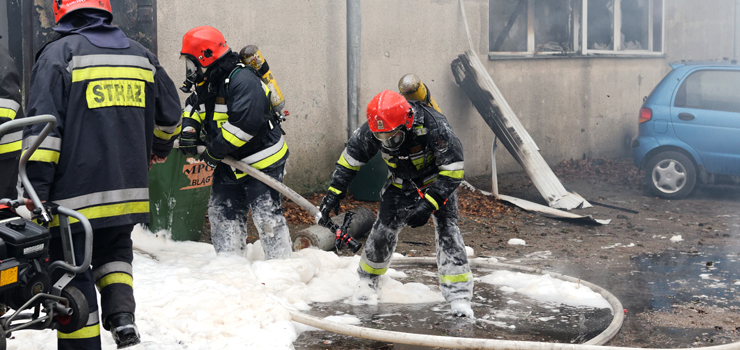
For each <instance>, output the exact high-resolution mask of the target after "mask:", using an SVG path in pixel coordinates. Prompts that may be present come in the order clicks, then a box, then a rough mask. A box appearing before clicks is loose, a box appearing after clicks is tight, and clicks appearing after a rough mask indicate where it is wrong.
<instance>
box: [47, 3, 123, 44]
mask: <svg viewBox="0 0 740 350" xmlns="http://www.w3.org/2000/svg"><path fill="white" fill-rule="evenodd" d="M111 20H112V19H111V15H110V14H108V13H105V12H103V11H96V10H93V11H84V10H83V11H75V12H74V13H71V14H69V15H68V16H65V17H64V18H62V20H61V21H60V22H59V25H58V26H57V27H56V28H54V31H55V32H57V33H59V34H60V35H62V36H65V35H69V34H80V35H82V36H84V37H85V38H87V40H89V41H90V43H91V44H93V45H95V46H97V47H100V48H106V49H126V48H128V47H129V46H131V43H129V41H128V38H127V37H126V34H124V33H123V31H122V30H121V29H120V28H118V27H116V26H113V25H111V24H110V22H111Z"/></svg>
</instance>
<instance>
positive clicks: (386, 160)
mask: <svg viewBox="0 0 740 350" xmlns="http://www.w3.org/2000/svg"><path fill="white" fill-rule="evenodd" d="M383 160H384V161H385V164H388V166H389V167H391V168H395V167H396V163H391V162H389V161H388V159H385V158H383Z"/></svg>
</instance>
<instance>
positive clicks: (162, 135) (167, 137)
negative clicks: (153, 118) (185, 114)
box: [154, 125, 182, 141]
mask: <svg viewBox="0 0 740 350" xmlns="http://www.w3.org/2000/svg"><path fill="white" fill-rule="evenodd" d="M181 130H182V125H180V126H178V127H177V129H175V132H173V133H171V134H170V133H168V132H166V131H163V130H154V136H156V137H157V138H158V139H162V140H167V141H169V140H171V139H172V138H173V137H174V136H175V135H179V134H180V131H181Z"/></svg>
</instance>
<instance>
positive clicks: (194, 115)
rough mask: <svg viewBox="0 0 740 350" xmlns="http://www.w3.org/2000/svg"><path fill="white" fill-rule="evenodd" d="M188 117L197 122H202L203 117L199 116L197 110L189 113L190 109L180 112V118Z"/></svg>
mask: <svg viewBox="0 0 740 350" xmlns="http://www.w3.org/2000/svg"><path fill="white" fill-rule="evenodd" d="M188 118H190V119H192V120H195V121H196V122H198V124H200V123H201V122H203V119H201V118H200V113H198V112H192V113H191V111H183V112H182V119H188Z"/></svg>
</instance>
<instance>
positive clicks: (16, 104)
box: [0, 46, 23, 171]
mask: <svg viewBox="0 0 740 350" xmlns="http://www.w3.org/2000/svg"><path fill="white" fill-rule="evenodd" d="M19 118H23V108H21V84H20V76H19V75H18V70H17V69H16V67H15V62H14V61H13V58H12V57H10V53H9V52H8V50H7V49H6V48H5V47H4V46H0V125H2V124H3V123H5V122H8V121H11V120H14V119H19ZM22 137H23V131H22V130H21V129H16V130H9V131H8V132H7V133H5V135H0V160H2V159H7V158H11V157H16V156H18V155H19V154H20V152H21V138H22ZM3 170H5V169H2V170H0V171H3Z"/></svg>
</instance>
